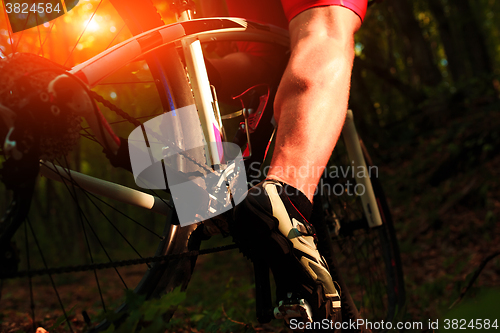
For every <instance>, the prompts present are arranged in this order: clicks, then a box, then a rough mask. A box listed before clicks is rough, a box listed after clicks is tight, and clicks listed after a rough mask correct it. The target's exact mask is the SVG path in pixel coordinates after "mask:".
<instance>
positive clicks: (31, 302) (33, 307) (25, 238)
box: [24, 221, 36, 332]
mask: <svg viewBox="0 0 500 333" xmlns="http://www.w3.org/2000/svg"><path fill="white" fill-rule="evenodd" d="M24 240H25V243H26V263H27V264H28V272H29V271H31V263H30V250H29V246H28V225H27V222H26V221H24ZM28 282H29V286H30V309H31V319H32V321H33V332H35V331H36V325H35V302H34V300H33V283H32V281H31V276H28Z"/></svg>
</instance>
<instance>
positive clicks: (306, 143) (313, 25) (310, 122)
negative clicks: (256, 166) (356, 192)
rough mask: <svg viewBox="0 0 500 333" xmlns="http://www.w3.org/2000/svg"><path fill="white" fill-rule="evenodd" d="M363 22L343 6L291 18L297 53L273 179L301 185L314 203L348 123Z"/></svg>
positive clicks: (278, 112)
mask: <svg viewBox="0 0 500 333" xmlns="http://www.w3.org/2000/svg"><path fill="white" fill-rule="evenodd" d="M360 25H361V20H360V18H359V17H358V16H357V15H356V14H354V13H353V12H352V11H350V10H349V9H346V8H343V7H339V6H328V7H317V8H312V9H309V10H306V11H304V12H302V13H301V14H299V15H298V16H296V17H295V18H294V19H292V21H291V22H290V35H291V42H292V54H291V58H290V62H289V64H288V67H287V69H286V71H285V74H284V76H283V78H282V81H281V84H280V87H279V89H278V93H277V95H276V101H275V118H276V120H277V122H278V132H277V137H276V147H275V150H274V156H273V160H272V162H271V168H270V170H269V173H268V178H273V179H277V180H280V181H283V182H285V183H288V184H290V185H292V186H294V187H296V188H298V189H299V190H301V191H302V192H304V194H305V195H306V196H307V198H308V199H309V200H310V201H312V198H313V196H314V192H315V190H316V186H317V184H318V181H319V179H320V177H321V174H322V172H323V170H324V167H325V165H326V163H327V162H328V159H329V158H330V155H331V153H332V150H333V148H334V147H335V144H336V142H337V139H338V137H339V135H340V132H341V129H342V126H343V123H344V119H345V113H346V110H347V101H348V97H349V83H350V74H351V68H352V62H353V59H354V37H353V35H354V32H356V30H357V29H358V28H359V26H360Z"/></svg>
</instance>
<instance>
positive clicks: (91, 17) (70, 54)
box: [63, 0, 102, 66]
mask: <svg viewBox="0 0 500 333" xmlns="http://www.w3.org/2000/svg"><path fill="white" fill-rule="evenodd" d="M101 4H102V0H101V1H99V4H98V5H97V8H96V9H95V11H94V12H93V13H92V15H91V16H90V19H89V20H88V22H87V24H86V25H85V28H84V29H83V31H82V33H81V35H80V37H78V39H77V41H76V43H75V46H73V48H72V49H71V52H70V53H69V56H68V58H67V59H66V61H65V62H64V64H63V66H66V63H67V62H68V61H69V59H70V58H71V56H72V55H73V52H74V51H75V49H76V47H77V45H78V43H79V42H80V40H81V39H82V37H83V34H84V33H85V31H87V28H88V26H89V24H90V22H92V19H93V18H94V15H95V13H96V12H97V10H98V9H99V6H101Z"/></svg>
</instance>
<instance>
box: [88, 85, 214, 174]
mask: <svg viewBox="0 0 500 333" xmlns="http://www.w3.org/2000/svg"><path fill="white" fill-rule="evenodd" d="M90 94H91V96H92V98H94V99H95V100H96V101H98V102H100V103H102V104H103V105H104V106H105V107H107V108H108V109H110V110H111V111H113V112H115V113H116V114H117V115H119V116H120V117H122V118H123V119H125V120H126V121H128V122H130V123H131V124H132V125H134V126H135V127H139V126H142V123H141V122H139V121H137V119H135V118H133V117H132V116H130V115H129V114H128V113H127V112H125V111H123V110H122V109H120V108H119V107H117V106H116V105H114V104H113V103H111V102H110V101H108V100H107V99H105V98H104V97H102V96H101V95H99V94H98V93H96V92H95V91H92V90H90ZM148 134H150V135H153V137H155V139H157V140H159V141H161V138H159V137H158V136H157V135H156V133H148ZM177 153H178V154H180V155H182V156H184V157H185V158H186V159H188V160H189V161H191V162H192V163H193V164H195V165H196V166H198V167H200V168H201V169H203V170H205V171H207V172H210V173H211V172H213V170H212V169H211V168H209V167H207V166H206V165H203V164H201V163H200V162H198V161H196V160H195V159H194V158H193V157H191V156H190V155H189V154H187V153H186V152H184V151H177Z"/></svg>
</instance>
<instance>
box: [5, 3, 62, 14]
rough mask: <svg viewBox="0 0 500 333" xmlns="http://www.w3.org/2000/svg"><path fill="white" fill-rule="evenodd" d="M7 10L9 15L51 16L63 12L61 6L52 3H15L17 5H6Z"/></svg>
mask: <svg viewBox="0 0 500 333" xmlns="http://www.w3.org/2000/svg"><path fill="white" fill-rule="evenodd" d="M5 10H6V11H7V14H11V13H14V14H30V13H33V14H36V13H38V14H45V13H47V14H50V13H52V12H56V13H60V12H61V11H63V9H62V8H61V6H60V4H59V3H57V4H55V5H52V4H51V3H43V2H38V3H36V2H35V3H25V2H15V3H6V4H5Z"/></svg>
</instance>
